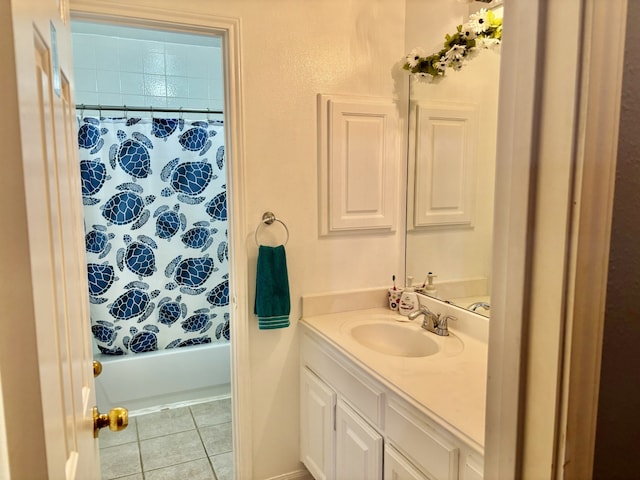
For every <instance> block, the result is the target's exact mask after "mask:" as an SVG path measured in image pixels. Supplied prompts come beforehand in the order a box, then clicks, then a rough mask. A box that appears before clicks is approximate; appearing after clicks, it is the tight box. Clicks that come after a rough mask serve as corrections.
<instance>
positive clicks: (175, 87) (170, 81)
mask: <svg viewBox="0 0 640 480" xmlns="http://www.w3.org/2000/svg"><path fill="white" fill-rule="evenodd" d="M188 96H189V79H188V78H187V77H171V76H167V97H188Z"/></svg>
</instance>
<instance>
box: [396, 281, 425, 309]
mask: <svg viewBox="0 0 640 480" xmlns="http://www.w3.org/2000/svg"><path fill="white" fill-rule="evenodd" d="M412 283H413V277H411V276H408V277H407V286H406V287H405V289H404V292H402V297H400V306H399V308H398V310H399V312H400V315H404V316H405V317H406V316H407V315H409V314H410V313H411V312H414V311H416V310H418V308H420V304H419V303H418V295H417V294H416V292H415V289H414V287H413V285H412Z"/></svg>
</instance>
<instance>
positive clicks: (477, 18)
mask: <svg viewBox="0 0 640 480" xmlns="http://www.w3.org/2000/svg"><path fill="white" fill-rule="evenodd" d="M468 25H470V27H471V28H473V30H474V31H475V32H476V33H482V32H484V31H486V30H487V28H488V27H489V14H488V13H487V9H486V8H481V9H480V10H479V11H478V12H476V13H474V14H473V15H469V22H468Z"/></svg>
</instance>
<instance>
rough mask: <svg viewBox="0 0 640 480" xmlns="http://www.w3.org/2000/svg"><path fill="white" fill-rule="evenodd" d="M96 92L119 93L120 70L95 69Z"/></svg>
mask: <svg viewBox="0 0 640 480" xmlns="http://www.w3.org/2000/svg"><path fill="white" fill-rule="evenodd" d="M96 83H97V88H98V92H103V93H120V72H119V71H118V70H96Z"/></svg>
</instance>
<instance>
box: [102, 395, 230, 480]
mask: <svg viewBox="0 0 640 480" xmlns="http://www.w3.org/2000/svg"><path fill="white" fill-rule="evenodd" d="M216 401H219V400H215V401H212V402H207V403H214V402H216ZM187 408H188V410H189V415H190V416H191V419H192V421H193V425H194V428H192V429H187V430H183V431H180V432H172V433H168V434H165V435H158V436H156V437H150V438H145V439H141V438H140V429H139V428H138V427H139V425H138V422H137V419H138V417H135V418H133V420H134V423H135V430H136V435H135V438H136V440H135V441H131V442H125V443H122V444H118V445H112V446H111V447H117V446H121V445H127V444H130V443H131V444H133V443H136V444H137V446H138V459H139V462H140V471H139V472H136V473H134V474H133V475H136V474H139V475H141V476H142V479H143V480H144V479H145V478H146V475H145V473H146V472H151V471H154V470H160V469H162V468H168V467H172V466H176V465H181V464H185V463H189V462H192V461H196V460H201V458H198V459H192V460H189V461H186V462H179V463H176V464H173V465H167V466H165V467H160V468H155V469H152V470H145V469H144V463H143V460H142V445H141V443H142V442H143V441H147V440H152V439H155V438H161V437H164V436H169V435H173V434H178V433H185V432H189V431H192V430H196V433H197V435H198V438H199V439H200V442H201V444H202V447H203V450H204V454H205V458H206V459H207V462H208V464H209V466H210V468H211V472H212V473H213V476H214V479H215V480H218V474H217V472H216V469H215V466H214V465H213V461H212V458H213V457H215V456H219V455H224V454H227V453H231V452H233V449H231V450H229V451H226V452H217V453H215V454H213V455H209V452H208V450H207V447H206V445H205V443H204V440H203V437H202V433H201V431H200V429H201V428H207V427H215V426H219V425H224V424H226V423H231V424H232V421H233V420H230V421H221V422H218V423H213V424H210V425H202V426H200V425H198V422H197V420H196V416H195V414H194V412H193V410H192V405H189V406H187ZM146 415H151V414H146ZM146 415H141V416H140V417H144V416H146ZM105 448H110V447H105ZM125 477H126V476H125ZM115 478H116V479H117V478H124V477H115ZM114 480H115V479H114Z"/></svg>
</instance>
